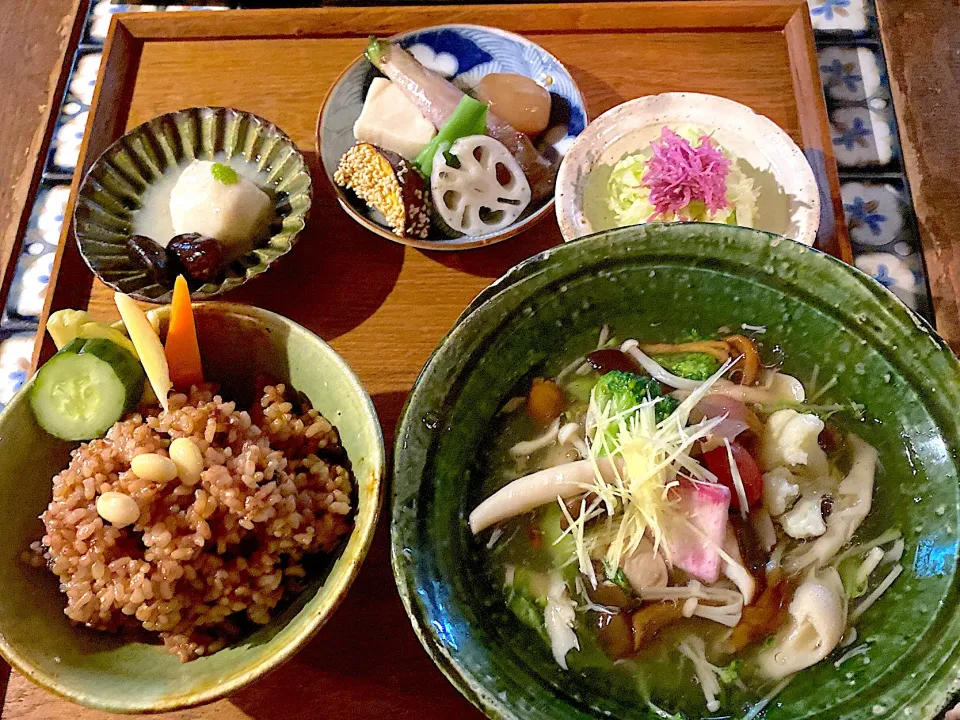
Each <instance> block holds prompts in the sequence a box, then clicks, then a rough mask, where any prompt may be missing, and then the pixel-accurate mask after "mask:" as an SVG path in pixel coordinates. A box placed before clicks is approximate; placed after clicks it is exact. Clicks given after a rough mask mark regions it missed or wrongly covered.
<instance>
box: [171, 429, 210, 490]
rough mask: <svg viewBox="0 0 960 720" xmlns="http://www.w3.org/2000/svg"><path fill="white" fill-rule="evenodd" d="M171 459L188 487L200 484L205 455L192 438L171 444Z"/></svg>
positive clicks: (178, 440) (177, 440) (178, 439)
mask: <svg viewBox="0 0 960 720" xmlns="http://www.w3.org/2000/svg"><path fill="white" fill-rule="evenodd" d="M170 459H171V460H173V462H174V463H175V464H176V466H177V471H178V472H179V474H180V479H181V480H183V482H184V483H186V484H187V485H196V484H197V483H198V482H200V473H202V472H203V453H201V452H200V448H198V447H197V444H196V443H195V442H194V441H193V440H191V439H190V438H177V439H176V440H174V441H173V442H172V443H170Z"/></svg>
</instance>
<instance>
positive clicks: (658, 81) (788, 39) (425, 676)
mask: <svg viewBox="0 0 960 720" xmlns="http://www.w3.org/2000/svg"><path fill="white" fill-rule="evenodd" d="M440 23H476V24H483V25H495V26H498V27H502V28H504V29H507V30H511V31H513V32H517V33H522V34H524V35H525V36H527V37H529V38H530V39H531V40H533V41H534V42H537V43H539V44H540V45H542V46H543V47H545V48H546V49H547V50H549V51H550V52H552V53H553V54H555V55H556V56H557V57H558V58H559V59H560V60H561V61H562V62H564V63H565V64H566V65H567V67H568V68H569V69H570V71H571V73H572V74H573V76H574V78H575V79H576V80H577V82H578V83H579V85H580V88H581V90H582V91H583V93H584V95H585V97H586V99H587V104H588V112H589V114H590V117H596V116H597V115H599V114H600V113H602V112H603V111H605V110H607V109H608V108H610V107H612V106H614V105H617V104H619V103H621V102H623V101H624V100H628V99H631V98H634V97H638V96H640V95H646V94H652V93H659V92H666V91H680V90H686V91H694V92H708V93H715V94H719V95H724V96H727V97H730V98H732V99H734V100H737V101H740V102H742V103H745V104H746V105H748V106H750V107H752V108H754V109H755V110H757V111H758V112H760V113H762V114H764V115H767V116H768V117H770V118H771V119H773V120H774V121H775V122H777V123H778V124H779V125H781V126H782V127H783V128H784V129H785V130H786V131H787V132H788V133H789V134H790V135H791V137H793V139H794V140H795V141H796V142H797V143H798V144H799V145H800V146H801V147H803V148H804V149H805V150H806V151H807V153H808V157H810V158H811V159H812V161H813V164H814V169H815V172H816V173H817V175H818V178H819V179H820V181H821V184H822V187H825V188H828V189H829V201H827V202H825V203H824V207H825V212H824V213H823V215H824V219H823V224H824V226H825V227H827V228H828V229H830V228H832V229H833V231H831V232H827V233H826V235H825V238H824V242H823V244H822V247H823V249H825V250H827V251H828V252H831V253H833V254H835V255H837V256H839V257H841V258H843V259H846V260H849V258H850V246H849V241H848V240H847V237H846V234H845V224H844V223H842V222H840V223H836V222H834V217H842V212H841V207H840V194H839V188H838V182H837V173H836V167H835V164H834V160H833V155H832V152H831V149H830V147H831V146H830V141H829V134H828V126H827V119H826V111H825V107H824V102H823V96H822V94H821V89H820V82H819V77H818V74H817V67H816V64H817V61H816V53H815V49H814V45H813V35H812V31H811V27H810V20H809V15H808V9H807V5H806V2H804V0H717V1H715V2H662V3H658V2H652V3H636V4H634V3H590V4H569V5H567V4H565V5H511V6H496V5H483V6H460V7H451V6H446V7H407V8H386V7H376V8H355V9H354V8H337V9H318V10H281V11H239V12H217V13H203V12H196V13H190V14H176V15H169V14H131V15H118V16H115V17H114V20H113V24H112V26H111V32H110V37H109V39H108V40H107V45H106V48H105V59H104V62H103V64H102V67H101V70H100V81H99V85H98V90H97V93H96V96H95V99H94V103H93V107H92V108H91V112H90V120H89V124H88V127H87V135H86V140H85V141H84V146H83V148H82V150H81V163H80V167H79V170H78V173H77V178H75V180H74V188H73V193H71V200H70V203H69V204H68V209H67V217H68V218H69V217H70V216H71V214H72V206H73V197H74V193H75V192H76V187H77V184H78V181H79V178H80V177H81V176H82V173H83V172H85V171H86V169H87V168H88V167H89V166H90V164H91V163H92V161H93V159H95V157H96V156H97V155H98V154H99V153H100V152H101V151H102V150H103V149H104V148H105V147H106V146H107V145H108V144H109V143H110V142H112V141H113V140H114V139H116V138H117V137H118V136H119V135H121V134H122V133H123V132H124V131H125V130H126V129H128V128H130V127H133V126H134V125H137V124H139V123H141V122H143V121H145V120H148V119H150V118H152V117H154V116H156V115H159V114H161V113H164V112H168V111H171V110H177V109H180V108H185V107H190V106H196V105H226V106H233V107H237V108H241V109H244V110H249V111H251V112H254V113H257V114H258V115H262V116H263V117H266V118H268V119H269V120H271V121H273V122H275V123H276V124H277V125H278V126H279V127H281V128H282V129H283V130H285V131H286V132H287V133H288V134H289V135H290V136H291V137H292V138H293V140H294V141H295V142H296V143H297V144H298V145H299V146H300V148H301V149H302V150H304V151H305V153H306V154H307V157H308V161H309V162H310V164H311V168H312V170H313V171H314V177H315V178H316V183H315V192H316V196H315V198H314V208H313V211H312V220H311V224H310V226H309V227H308V228H307V230H306V231H305V232H304V234H303V236H302V237H301V239H300V241H299V244H298V245H297V247H296V248H295V250H294V252H293V253H292V254H291V256H290V257H287V258H284V259H282V260H281V261H280V262H279V263H278V264H277V266H276V267H275V268H274V269H272V270H271V271H270V272H269V273H267V274H266V275H265V276H264V277H263V278H261V279H258V280H256V281H254V282H252V283H250V284H249V285H247V286H246V287H244V288H241V289H240V290H238V291H236V292H233V293H231V294H230V295H229V297H228V299H229V300H232V301H239V302H247V303H251V304H254V305H258V306H260V307H264V308H267V309H270V310H274V311H276V312H279V313H281V314H283V315H286V316H287V317H290V318H292V319H293V320H296V321H297V322H299V323H302V324H303V325H305V326H306V327H308V328H310V329H311V330H313V331H314V332H316V333H317V334H318V335H320V336H321V337H323V338H324V339H325V340H327V341H328V342H330V343H331V344H332V345H333V347H334V348H335V349H336V350H337V351H338V352H339V353H341V354H342V355H343V356H344V358H346V360H347V361H348V362H349V363H350V365H351V366H352V367H353V369H354V370H355V371H356V372H357V374H358V375H359V376H360V378H361V380H362V381H363V382H364V383H365V385H366V387H367V389H368V390H369V391H370V394H371V395H372V396H373V399H374V402H375V403H376V406H377V410H378V412H379V415H380V419H381V422H382V424H383V429H384V433H385V435H386V437H387V442H388V444H389V443H391V442H392V440H393V431H394V427H395V425H396V422H397V418H398V416H399V413H400V409H401V407H402V405H403V402H404V399H405V397H406V395H407V392H408V391H409V389H410V387H411V385H412V383H413V381H414V380H415V379H416V376H417V373H418V372H419V370H420V368H421V367H422V365H423V363H424V362H425V361H426V360H427V358H428V356H429V354H430V352H431V351H432V350H433V348H434V347H435V346H436V344H437V343H438V342H439V340H440V338H441V337H442V336H443V335H444V333H446V332H447V331H448V330H449V329H450V327H451V325H452V324H453V322H454V321H455V319H456V318H457V316H458V315H459V313H460V312H461V311H462V310H463V308H464V307H465V306H466V305H467V304H468V303H469V301H470V300H471V299H473V297H474V296H475V295H476V294H477V293H478V292H479V291H480V290H481V289H482V288H483V287H485V286H486V285H487V284H489V283H490V282H491V281H492V280H493V279H494V278H496V277H498V276H499V275H501V274H502V273H503V272H505V271H506V270H507V269H508V268H509V267H511V266H512V265H514V264H515V263H517V262H518V261H520V260H522V259H524V258H526V257H529V256H530V255H532V254H534V253H536V252H537V251H539V250H542V249H544V248H546V247H549V246H552V245H555V244H557V243H559V242H560V233H559V230H558V228H557V225H556V221H555V220H554V219H553V218H552V217H551V218H550V219H547V220H545V221H543V222H541V223H540V224H539V225H537V226H535V227H534V228H533V229H532V230H530V231H528V232H526V233H525V234H523V235H520V236H519V237H517V238H515V239H513V240H510V241H507V242H504V243H502V244H500V245H496V246H493V247H490V248H486V249H480V250H471V251H466V252H462V253H430V252H423V251H419V250H416V249H413V248H408V247H403V246H401V245H397V244H394V243H391V242H388V241H385V240H383V239H381V238H379V237H377V236H374V235H373V234H371V233H368V232H366V231H365V230H363V229H362V228H361V227H360V226H359V225H357V224H356V223H354V222H353V221H352V220H351V219H350V218H349V217H348V216H347V215H346V214H345V213H344V212H343V211H342V210H341V209H340V208H339V207H338V205H337V202H336V199H335V196H334V193H333V191H332V189H331V188H330V187H329V186H328V184H327V181H326V179H325V177H324V174H323V172H322V170H321V169H320V167H319V163H318V159H317V156H316V153H315V148H316V138H315V137H314V131H315V127H316V120H317V114H318V112H319V109H320V105H321V103H322V100H323V98H324V96H325V94H326V92H327V90H328V89H329V88H330V86H331V85H332V83H333V82H334V80H335V79H336V78H337V76H338V75H339V74H340V72H341V71H342V70H343V69H344V68H346V67H347V66H348V65H349V64H350V63H351V62H352V61H353V60H355V59H356V58H357V57H358V56H359V55H360V53H361V52H362V50H363V47H364V46H365V44H366V38H367V36H368V35H370V34H377V35H384V36H388V35H391V34H393V33H397V32H401V31H405V30H412V29H415V28H418V27H423V26H429V25H436V24H440ZM69 225H70V224H69V223H68V224H67V225H66V226H65V229H64V232H63V236H62V237H61V240H60V247H59V249H58V253H57V259H56V262H55V264H54V270H53V276H52V281H51V283H52V285H53V288H52V290H51V292H49V293H48V297H47V304H46V308H45V312H44V316H43V317H44V318H45V317H46V316H47V314H48V313H49V312H51V311H53V310H58V309H61V308H65V307H73V308H83V307H89V309H90V310H91V312H92V313H93V314H94V315H96V316H98V317H101V318H104V319H114V318H115V317H116V313H115V310H114V307H113V302H112V299H111V293H110V291H109V290H108V289H107V288H106V287H105V286H103V285H101V284H100V283H98V282H96V281H95V280H94V278H93V277H92V275H91V274H90V272H89V271H88V270H87V269H86V267H85V266H84V264H83V262H82V260H81V259H80V257H79V254H78V252H77V248H76V243H75V240H74V238H73V235H72V232H71V228H70V226H69ZM41 326H42V324H41ZM50 349H51V348H50V347H49V344H48V343H47V344H44V342H43V339H42V337H39V338H38V343H37V350H36V353H35V362H36V361H38V360H40V359H42V358H44V357H45V356H46V355H47V354H48V353H49V352H50ZM387 525H388V522H387V520H386V519H385V520H384V521H383V522H382V524H381V528H380V530H379V533H378V536H377V539H376V541H375V544H374V548H373V550H372V551H371V553H370V557H369V558H368V560H367V561H366V564H365V565H364V568H363V570H362V572H361V574H360V577H359V579H358V581H357V583H356V584H355V585H354V587H353V589H352V590H351V591H350V594H349V597H348V598H347V600H346V602H345V603H344V605H343V606H342V607H341V609H340V610H339V611H338V612H337V613H336V615H335V617H334V618H333V619H332V620H331V622H330V623H329V624H328V625H327V626H326V627H325V628H323V630H322V631H321V632H320V634H319V636H318V638H317V639H316V640H315V641H314V642H313V643H312V644H310V645H309V646H308V647H307V648H306V649H305V650H304V651H303V652H301V653H300V654H299V655H298V656H297V657H296V658H295V659H294V660H293V661H291V662H290V663H289V664H287V665H286V666H285V667H284V668H283V669H282V670H280V671H278V672H277V673H275V674H274V675H272V676H271V677H270V678H268V679H267V680H264V681H262V682H259V683H257V684H255V685H254V686H253V687H251V688H249V689H247V690H245V691H242V692H240V693H238V694H237V695H235V696H234V697H232V698H231V699H230V700H227V701H223V702H220V703H217V704H215V705H212V706H209V707H207V708H202V709H198V710H194V711H190V712H188V713H184V714H183V715H181V716H180V717H184V718H186V717H189V718H218V719H220V718H226V719H229V718H240V717H247V716H252V717H256V718H287V717H294V716H306V717H324V718H328V719H333V718H358V717H371V718H372V717H390V718H418V719H419V718H466V717H475V716H477V713H476V711H474V710H472V709H471V708H470V706H469V705H468V704H467V703H466V701H465V700H463V699H462V698H461V697H460V696H459V695H458V694H457V692H456V691H455V690H454V689H453V687H452V686H450V685H449V684H448V683H447V682H446V680H445V679H444V678H443V676H442V675H441V674H440V672H439V671H438V670H436V669H435V668H434V667H433V665H432V663H431V662H430V660H429V658H428V657H427V655H426V653H425V652H424V651H423V650H422V649H421V647H420V645H419V643H418V642H417V640H416V638H415V636H414V634H413V632H412V630H411V628H410V625H409V623H408V621H407V618H406V617H405V615H404V612H403V609H402V606H401V604H400V600H399V598H398V596H397V593H396V590H395V588H394V583H393V577H392V574H391V572H390V567H389V560H388V532H387ZM28 716H29V717H45V718H66V717H71V718H92V717H102V715H99V714H97V713H93V712H89V711H85V710H83V709H80V708H76V707H73V706H70V705H68V704H67V703H66V702H65V701H62V700H58V699H56V698H54V697H53V696H52V695H47V694H45V693H43V691H41V690H39V689H36V688H33V687H32V686H30V685H29V683H28V682H27V681H26V680H25V679H23V678H20V677H17V676H16V675H14V676H13V677H12V678H11V681H10V687H9V689H8V697H7V703H6V708H5V711H4V713H3V717H4V718H9V719H11V720H12V719H13V718H24V717H28Z"/></svg>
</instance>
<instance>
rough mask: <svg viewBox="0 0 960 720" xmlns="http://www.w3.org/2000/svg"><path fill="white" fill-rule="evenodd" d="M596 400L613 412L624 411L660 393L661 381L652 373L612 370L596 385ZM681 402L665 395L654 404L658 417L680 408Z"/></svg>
mask: <svg viewBox="0 0 960 720" xmlns="http://www.w3.org/2000/svg"><path fill="white" fill-rule="evenodd" d="M592 397H593V400H594V401H595V402H596V403H597V405H599V406H600V407H602V408H607V407H608V406H609V409H610V411H611V413H623V412H627V411H629V410H631V409H632V408H635V407H637V406H638V405H640V404H641V403H645V402H649V401H650V400H653V399H654V398H658V397H661V393H660V383H658V382H657V381H656V380H654V379H653V378H651V377H644V376H642V375H637V374H635V373H632V372H625V371H623V370H613V371H611V372H608V373H606V374H605V375H604V376H603V377H601V378H600V379H599V380H598V381H597V384H596V385H594V387H593V394H592ZM679 404H680V403H679V402H678V401H677V400H676V398H672V397H669V396H666V397H663V399H662V400H660V401H659V402H658V403H657V404H656V407H655V408H654V412H655V417H656V421H657V422H658V423H659V422H662V421H663V420H665V419H666V418H667V417H669V416H670V414H671V413H672V412H673V411H674V410H676V409H677V406H678V405H679Z"/></svg>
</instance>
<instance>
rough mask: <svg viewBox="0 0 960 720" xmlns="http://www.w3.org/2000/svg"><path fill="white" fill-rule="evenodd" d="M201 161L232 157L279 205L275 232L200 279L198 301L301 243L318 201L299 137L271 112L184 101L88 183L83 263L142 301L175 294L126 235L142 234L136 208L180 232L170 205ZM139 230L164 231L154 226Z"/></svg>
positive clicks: (105, 157)
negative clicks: (137, 257)
mask: <svg viewBox="0 0 960 720" xmlns="http://www.w3.org/2000/svg"><path fill="white" fill-rule="evenodd" d="M194 160H212V161H216V162H221V163H225V164H229V165H230V166H231V167H233V168H234V169H238V170H239V172H240V174H241V175H243V176H247V177H252V178H255V182H256V184H257V185H258V186H259V187H260V189H261V190H263V191H264V192H266V193H267V194H268V195H270V197H271V200H272V201H273V204H274V209H275V217H274V219H273V222H272V223H271V225H270V229H269V237H267V238H266V239H265V240H261V241H260V242H259V243H258V244H257V246H256V247H254V248H253V249H252V250H250V251H249V252H247V253H245V254H243V255H241V256H240V257H238V258H236V259H234V260H232V261H231V262H229V263H227V264H225V266H224V271H223V275H222V279H221V280H220V281H219V282H207V283H205V284H202V285H200V286H199V287H193V288H192V292H191V297H192V298H193V299H194V300H209V299H211V298H214V297H217V296H219V295H222V294H223V293H225V292H227V291H228V290H232V289H234V288H236V287H239V286H241V285H243V284H244V283H245V282H247V281H248V280H250V279H252V278H254V277H256V276H257V275H260V274H261V273H263V272H266V270H267V269H268V268H269V267H270V265H271V264H272V263H273V262H275V261H276V260H277V259H278V258H280V257H281V256H283V255H286V254H287V253H288V252H290V250H291V249H293V245H294V243H295V242H296V240H297V236H298V235H299V234H300V232H301V231H302V230H303V228H304V227H305V226H306V222H307V216H308V215H309V212H310V205H311V203H312V200H313V180H312V179H311V177H310V170H309V168H308V167H307V163H306V160H305V159H304V157H303V155H302V154H301V153H300V151H299V150H298V149H297V147H296V145H294V143H293V141H292V140H291V139H290V138H289V137H288V136H287V134H286V133H284V132H283V131H282V130H280V129H279V128H278V127H277V126H276V125H274V124H273V123H271V122H270V121H269V120H265V119H264V118H262V117H259V116H258V115H254V114H253V113H249V112H246V111H243V110H235V109H232V108H224V107H196V108H189V109H186V110H178V111H176V112H171V113H166V114H164V115H160V116H158V117H155V118H154V119H152V120H149V121H147V122H145V123H143V124H142V125H138V126H137V127H135V128H133V129H132V130H131V131H130V132H128V133H126V134H125V135H123V136H122V137H120V138H119V139H118V140H116V141H115V142H114V143H113V144H112V145H110V147H108V148H107V149H106V150H104V152H103V153H102V154H101V155H100V157H98V158H97V159H96V161H95V162H94V163H93V165H92V166H91V168H90V170H89V171H88V172H87V174H86V175H85V176H84V178H83V182H82V183H81V185H80V191H79V194H78V196H77V205H76V209H75V210H74V213H73V227H74V234H75V235H76V237H77V244H78V245H79V247H80V254H81V256H82V257H83V260H84V262H86V264H87V266H88V267H89V268H90V269H91V270H92V271H93V272H94V273H95V274H96V276H97V277H98V278H100V280H101V281H102V282H103V283H104V284H105V285H107V286H108V287H111V288H113V289H114V290H119V291H120V292H123V293H126V294H128V295H131V296H132V297H134V298H136V299H137V300H144V301H146V302H151V303H167V302H170V299H171V298H172V296H173V283H172V282H171V283H170V284H169V285H166V284H159V283H157V282H156V281H155V279H154V278H153V276H152V275H151V273H150V272H148V271H147V270H145V269H144V268H143V267H142V266H140V265H138V264H136V263H134V262H133V261H132V260H131V259H130V257H129V255H128V249H127V238H128V237H130V236H131V235H133V234H135V227H136V223H137V213H139V212H144V211H146V212H149V213H150V215H151V217H153V218H156V220H157V225H158V226H167V228H166V229H167V230H168V231H169V232H168V234H169V233H172V226H171V225H170V220H169V213H166V214H165V213H164V211H165V210H166V209H167V208H168V205H167V204H168V203H169V199H168V198H169V192H170V190H171V189H172V188H173V184H174V183H175V182H176V179H177V178H178V177H179V173H180V172H181V171H182V170H184V169H185V168H186V167H187V166H189V165H190V163H191V162H193V161H194ZM151 191H152V192H151ZM138 229H139V228H138ZM158 232H159V231H158ZM140 234H143V235H147V236H148V237H152V239H153V240H161V238H160V237H153V236H151V234H150V233H149V232H141V233H140Z"/></svg>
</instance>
